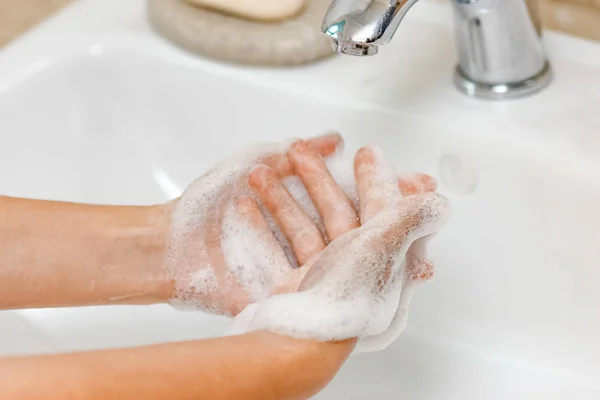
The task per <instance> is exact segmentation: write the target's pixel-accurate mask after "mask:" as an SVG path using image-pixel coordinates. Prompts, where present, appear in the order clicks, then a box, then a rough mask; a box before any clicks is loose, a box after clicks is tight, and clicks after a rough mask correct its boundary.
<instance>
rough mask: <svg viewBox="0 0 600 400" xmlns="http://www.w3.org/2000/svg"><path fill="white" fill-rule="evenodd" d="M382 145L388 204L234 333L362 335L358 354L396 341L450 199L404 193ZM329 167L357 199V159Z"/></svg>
mask: <svg viewBox="0 0 600 400" xmlns="http://www.w3.org/2000/svg"><path fill="white" fill-rule="evenodd" d="M374 150H375V151H374V152H375V155H376V163H377V164H378V169H377V171H378V175H377V176H376V177H375V178H374V179H375V180H377V184H378V187H379V188H380V192H378V195H379V196H383V197H385V198H386V200H387V202H386V208H385V209H384V210H383V211H381V212H380V213H379V214H377V215H375V216H374V217H372V219H370V220H369V221H367V222H366V223H364V224H363V226H362V227H361V228H359V229H356V230H354V231H352V232H349V233H347V234H346V235H343V236H342V237H340V238H338V239H336V240H335V241H334V242H332V243H331V244H330V245H329V246H328V247H327V249H326V250H325V251H324V252H323V253H321V254H320V255H319V256H318V257H317V258H316V260H315V261H314V263H313V264H312V265H310V266H305V267H304V268H308V267H310V270H309V272H308V273H307V275H306V277H305V279H304V281H303V283H302V284H301V286H300V291H299V292H298V293H287V294H283V295H278V296H273V297H270V298H268V299H266V300H264V301H262V302H259V303H258V304H254V305H252V307H251V308H249V309H248V310H246V311H245V312H244V313H243V316H242V317H240V320H238V319H237V318H236V319H235V320H234V322H233V323H232V326H231V328H230V329H228V330H227V332H226V333H227V334H237V333H242V332H248V331H252V330H258V329H267V330H271V331H273V332H276V333H280V334H283V335H288V336H293V337H297V338H303V339H316V340H322V341H330V340H343V339H348V338H354V337H358V338H359V339H360V340H359V345H358V346H357V349H356V351H357V352H362V351H375V350H380V349H383V348H385V347H387V346H388V345H389V344H391V343H392V342H393V341H394V340H396V338H397V337H398V335H399V334H400V333H401V332H402V330H403V329H404V326H405V324H406V319H407V314H408V306H409V303H410V299H411V297H412V295H413V293H414V292H415V291H416V289H417V287H418V286H419V284H420V282H421V280H420V279H421V278H420V277H422V276H426V275H427V273H429V272H430V271H429V268H431V265H430V264H429V263H428V262H426V261H424V260H425V258H424V257H425V245H424V242H425V240H424V239H423V238H426V237H429V236H430V235H432V234H434V233H435V232H437V231H438V230H439V229H440V228H441V226H442V224H443V223H444V221H445V219H446V215H447V209H448V203H447V200H446V199H445V198H443V197H442V196H440V195H438V194H427V195H419V196H411V197H409V198H402V195H401V194H400V191H399V190H398V187H397V183H396V178H395V175H394V174H393V173H392V172H391V169H390V168H389V167H388V166H387V165H386V161H385V159H384V158H383V155H382V154H381V153H380V151H379V150H377V149H374ZM329 165H335V167H332V175H334V177H335V178H336V179H337V180H338V182H340V186H342V188H343V189H344V190H345V191H346V193H347V194H348V195H349V197H350V198H351V199H353V200H354V199H357V196H356V195H354V197H353V194H354V193H356V186H355V185H354V179H351V181H352V182H348V179H349V178H348V177H349V176H351V175H349V174H348V171H352V167H351V164H350V163H349V162H347V161H346V162H345V164H344V160H340V159H336V160H333V161H331V160H330V162H329ZM334 171H335V172H334ZM344 180H345V182H344ZM302 202H303V201H301V203H302Z"/></svg>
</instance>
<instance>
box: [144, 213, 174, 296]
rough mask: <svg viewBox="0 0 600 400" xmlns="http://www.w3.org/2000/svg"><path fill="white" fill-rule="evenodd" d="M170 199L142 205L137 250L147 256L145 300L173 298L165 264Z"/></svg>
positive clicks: (170, 280)
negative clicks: (161, 202)
mask: <svg viewBox="0 0 600 400" xmlns="http://www.w3.org/2000/svg"><path fill="white" fill-rule="evenodd" d="M172 205H173V203H172V202H169V203H165V204H161V205H157V206H149V207H145V213H144V214H145V216H144V218H143V220H142V221H140V223H141V225H140V226H141V228H142V229H140V230H139V235H140V236H139V241H138V243H139V245H140V246H142V248H141V251H140V254H142V255H144V257H145V258H146V259H145V260H144V261H142V263H143V264H144V265H145V269H146V271H145V272H144V282H145V285H146V289H145V292H146V293H147V294H148V295H147V297H146V298H145V300H147V301H144V302H147V303H167V302H168V301H169V300H170V299H172V298H173V294H174V284H173V281H172V279H171V278H170V276H169V274H168V272H167V268H166V265H165V261H166V251H167V246H168V240H169V229H170V221H171V212H172Z"/></svg>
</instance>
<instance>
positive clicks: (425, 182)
mask: <svg viewBox="0 0 600 400" xmlns="http://www.w3.org/2000/svg"><path fill="white" fill-rule="evenodd" d="M398 187H399V188H400V191H401V192H402V195H403V196H405V197H406V196H412V195H414V194H421V193H428V192H435V191H436V190H437V182H436V180H435V179H434V178H432V177H431V176H429V175H427V174H422V173H419V172H416V173H412V174H404V175H401V176H400V177H398Z"/></svg>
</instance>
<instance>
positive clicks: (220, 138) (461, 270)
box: [0, 0, 600, 400]
mask: <svg viewBox="0 0 600 400" xmlns="http://www.w3.org/2000/svg"><path fill="white" fill-rule="evenodd" d="M143 5H144V2H143V1H142V0H129V1H127V2H123V1H119V0H86V1H83V0H80V1H79V2H76V3H75V4H74V5H73V6H71V7H70V8H68V9H67V10H66V11H64V12H63V13H61V14H60V15H58V16H56V17H55V18H53V19H51V20H50V21H49V22H47V23H45V24H44V25H42V26H41V27H39V28H37V29H36V30H35V31H33V32H32V33H30V34H28V35H26V36H25V37H23V38H22V39H20V40H18V41H17V42H15V43H14V44H13V45H12V46H9V47H8V48H6V49H4V50H3V51H2V53H0V133H1V136H0V170H1V171H3V172H2V173H0V193H1V194H8V195H14V196H26V197H34V198H51V199H61V200H71V201H82V202H94V203H113V204H114V203H127V204H149V203H156V202H162V201H165V200H167V199H169V198H171V197H173V196H176V195H177V194H179V192H180V191H181V190H182V189H183V188H184V187H185V185H186V184H187V183H188V182H190V181H191V180H192V179H193V178H195V177H197V176H198V175H200V174H201V173H203V172H204V171H205V170H206V169H207V168H208V167H209V166H211V165H212V164H213V163H214V162H216V161H217V160H219V159H222V158H223V157H225V156H226V155H228V154H230V153H232V152H233V151H234V150H235V149H237V148H239V147H241V146H243V145H245V144H248V143H251V142H255V141H265V140H268V141H270V140H280V139H283V138H287V137H290V136H308V135H313V134H316V133H320V132H322V131H326V130H330V129H337V130H339V131H341V132H343V133H344V135H345V137H346V139H347V147H348V150H347V151H353V150H354V149H356V148H357V147H358V146H359V145H360V144H364V143H368V142H370V143H375V144H378V145H380V146H382V147H383V148H384V149H385V151H386V152H387V153H388V154H390V155H393V156H394V161H395V164H396V167H397V168H398V170H410V171H412V170H422V171H425V172H428V173H430V174H432V175H434V176H436V177H438V178H439V179H440V183H441V191H442V192H443V193H445V194H446V195H447V196H448V197H449V198H450V199H451V201H452V203H453V205H454V210H455V212H454V217H453V219H452V221H451V223H450V225H449V226H448V227H447V228H446V229H445V230H444V231H443V233H442V234H440V235H439V237H438V238H437V240H436V241H435V245H434V248H433V256H434V259H435V260H436V261H437V276H436V278H435V279H434V280H433V281H432V282H431V283H429V284H428V285H426V286H425V287H424V288H423V289H422V290H421V291H420V292H419V293H418V294H417V295H416V296H415V298H414V303H413V306H412V311H411V315H410V316H409V324H408V328H407V330H406V332H405V334H403V336H402V337H401V338H400V340H399V341H398V342H397V343H396V344H395V345H393V346H392V347H391V348H390V349H388V350H387V351H386V352H382V353H377V354H370V355H360V356H356V357H353V358H352V359H351V360H350V362H348V363H347V365H346V366H345V367H344V369H343V370H342V371H341V373H340V374H339V376H338V378H337V379H336V380H335V381H334V382H333V383H332V384H331V385H330V387H328V388H327V389H326V390H325V391H324V392H323V393H322V394H320V395H319V396H317V397H318V398H319V399H444V400H450V399H460V400H464V399H478V400H479V399H538V398H539V399H566V398H568V399H597V398H599V396H600V290H598V286H599V285H600V244H599V239H598V238H599V237H600V235H599V234H598V226H600V208H599V206H598V205H599V204H600V109H599V108H598V107H599V106H598V104H600V45H598V44H594V43H591V42H584V41H582V40H578V39H574V38H569V37H566V36H563V35H559V34H555V33H548V34H547V35H546V42H547V47H548V52H549V53H550V55H551V58H552V61H553V66H554V70H555V74H556V79H555V81H554V83H553V84H552V85H551V86H550V87H549V88H548V89H547V90H545V91H544V92H543V93H541V94H539V95H537V96H534V97H531V98H528V99H524V100H519V101H510V102H502V103H489V102H481V101H475V100H471V99H468V98H467V97H464V96H463V95H461V94H459V93H458V92H457V91H456V90H455V89H454V88H453V87H452V85H451V75H452V67H453V63H454V54H453V45H452V34H451V32H452V31H451V29H452V28H451V20H452V19H451V15H450V9H449V6H447V5H445V4H443V5H442V4H439V3H436V2H427V1H423V2H421V4H418V5H417V6H415V7H414V9H413V10H412V11H411V13H410V15H409V16H408V17H407V18H406V20H405V22H403V24H402V26H401V28H400V30H399V32H398V35H399V38H398V39H397V40H395V41H394V42H393V43H392V44H391V45H390V46H388V47H387V48H385V49H382V51H381V54H380V55H378V56H376V57H374V58H350V57H337V58H332V59H330V60H328V61H325V62H322V63H319V64H315V65H312V66H308V67H303V68H294V69H268V68H245V67H239V66H228V65H223V64H219V63H216V62H213V61H210V60H206V59H203V58H200V57H196V56H193V55H189V54H187V53H185V52H184V51H182V50H180V49H178V48H176V47H174V46H172V45H171V44H170V43H168V42H167V41H165V40H163V39H161V38H160V37H157V36H156V35H155V34H154V33H152V31H151V29H150V28H149V26H148V24H147V22H146V20H145V18H144V7H143ZM402 38H410V40H406V39H404V40H403V39H402ZM225 324H226V320H224V319H220V318H216V317H211V316H207V315H204V314H202V313H189V312H187V313H184V312H179V311H175V310H172V309H171V308H170V307H168V306H154V307H108V308H95V307H89V308H78V309H61V310H56V309H51V310H25V311H19V312H11V313H10V314H8V313H0V332H1V333H2V334H0V353H2V354H7V353H31V352H53V351H60V350H74V349H91V348H103V347H109V346H130V345H141V344H147V343H156V342H161V341H171V340H180V339H190V338H202V337H207V336H214V335H218V334H219V332H220V331H221V329H222V328H223V326H224V325H225ZM13 332H18V335H19V338H20V339H19V340H18V341H14V340H10V337H11V334H12V333H13Z"/></svg>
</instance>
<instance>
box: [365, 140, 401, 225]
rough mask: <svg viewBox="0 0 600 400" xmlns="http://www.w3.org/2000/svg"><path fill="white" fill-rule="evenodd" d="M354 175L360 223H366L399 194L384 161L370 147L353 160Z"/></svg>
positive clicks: (366, 147) (394, 180)
mask: <svg viewBox="0 0 600 400" xmlns="http://www.w3.org/2000/svg"><path fill="white" fill-rule="evenodd" d="M354 175H355V178H356V186H357V188H358V197H359V199H360V221H361V223H363V224H364V223H365V222H367V221H368V220H369V219H371V218H372V217H373V216H374V215H376V214H378V213H379V212H381V211H382V210H383V209H384V208H385V207H386V206H387V204H388V202H389V201H390V199H391V198H393V196H394V195H396V194H399V193H400V192H399V189H398V186H397V183H396V179H395V178H393V175H392V174H391V170H389V167H388V166H387V165H386V164H385V160H384V159H383V157H382V156H381V155H380V154H376V150H375V149H374V148H372V147H370V146H365V147H363V148H361V149H360V150H359V151H358V152H357V153H356V157H355V158H354Z"/></svg>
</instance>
